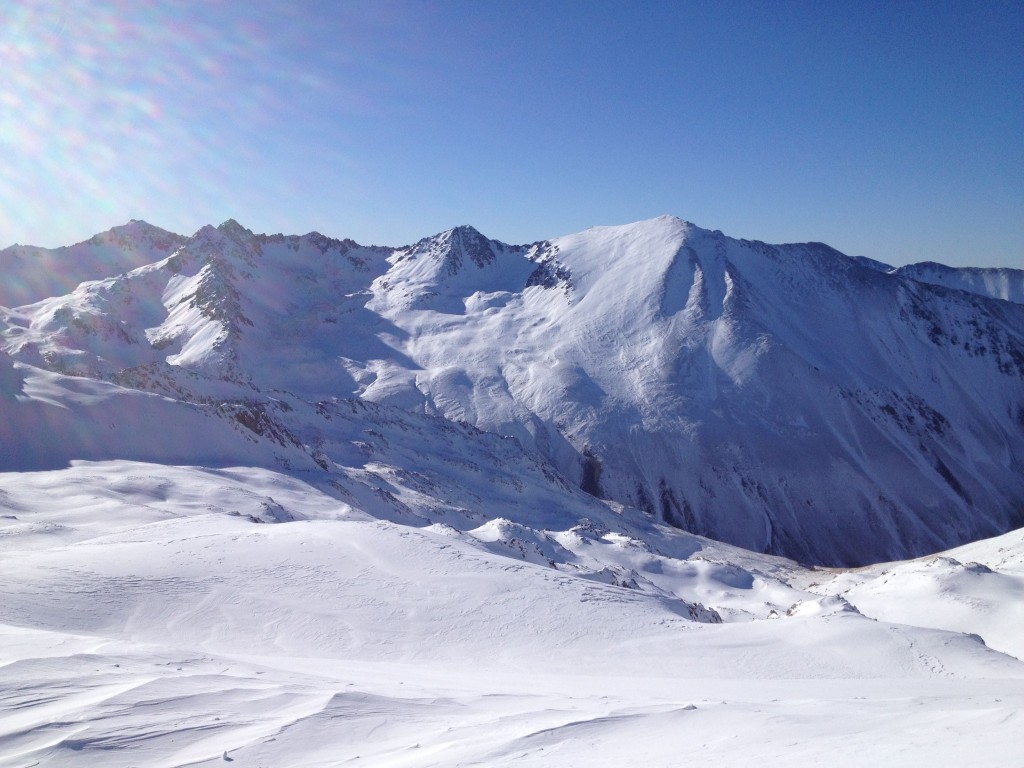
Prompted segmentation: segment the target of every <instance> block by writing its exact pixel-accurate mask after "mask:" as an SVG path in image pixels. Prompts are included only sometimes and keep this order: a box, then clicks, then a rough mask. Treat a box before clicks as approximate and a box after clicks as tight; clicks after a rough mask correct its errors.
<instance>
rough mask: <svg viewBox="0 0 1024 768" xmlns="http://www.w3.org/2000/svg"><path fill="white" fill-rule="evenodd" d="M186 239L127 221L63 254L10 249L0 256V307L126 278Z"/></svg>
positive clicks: (65, 249) (17, 247) (30, 248)
mask: <svg viewBox="0 0 1024 768" xmlns="http://www.w3.org/2000/svg"><path fill="white" fill-rule="evenodd" d="M185 240H187V238H185V237H183V236H181V235H176V234H174V233H172V232H167V231H166V230H163V229H160V228H159V227H154V226H153V225H152V224H147V223H146V222H144V221H138V220H136V219H132V220H131V221H130V222H128V223H127V224H125V225H123V226H120V227H114V228H113V229H109V230H107V231H106V232H101V233H100V234H98V235H95V236H93V237H91V238H89V239H88V240H86V241H85V242H82V243H77V244H76V245H70V246H66V247H63V248H39V247H37V246H33V245H12V246H10V247H8V248H4V249H3V250H0V275H2V276H3V280H0V306H4V307H15V306H18V305H20V304H28V303H29V302H32V301H39V300H40V299H45V298H47V297H50V296H61V295H63V294H65V293H69V292H71V291H73V290H74V289H75V287H76V286H77V285H78V284H79V283H81V282H82V281H84V280H98V279H100V278H104V277H109V276H111V275H116V274H119V273H121V272H127V271H128V270H130V269H135V268H136V267H141V266H143V265H145V264H152V263H153V262H154V261H158V260H159V259H162V258H165V257H167V256H169V255H170V254H171V253H172V252H173V251H174V250H175V249H176V248H178V247H179V246H180V245H181V244H182V243H183V242H185Z"/></svg>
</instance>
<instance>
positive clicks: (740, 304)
mask: <svg viewBox="0 0 1024 768" xmlns="http://www.w3.org/2000/svg"><path fill="white" fill-rule="evenodd" d="M963 274H964V275H966V277H964V280H967V281H968V282H970V281H972V280H973V281H974V282H975V283H977V282H978V280H981V283H984V284H985V285H988V283H985V280H988V277H985V279H984V280H982V279H981V278H978V279H977V280H976V279H975V276H973V275H974V273H973V272H971V273H970V274H968V273H967V272H964V273H963ZM979 274H981V273H979ZM988 274H989V273H985V275H988ZM993 275H994V273H993ZM992 279H993V280H996V282H997V283H998V282H999V280H1002V277H1000V276H998V275H995V276H994V277H992ZM1004 282H1005V281H1004ZM981 283H978V284H979V285H980V284H981ZM1000 284H1002V283H1000ZM992 285H995V283H993V284H992ZM990 287H991V286H990ZM2 332H3V339H4V342H3V343H4V348H5V349H6V350H7V353H8V354H9V355H10V359H11V360H12V361H13V362H12V363H11V364H10V365H8V366H7V368H8V369H10V370H11V371H15V373H8V374H6V375H7V378H8V379H11V380H12V381H13V380H14V379H15V378H16V377H17V376H21V375H29V373H24V374H23V373H18V372H29V371H30V370H38V371H39V372H40V373H38V374H31V375H30V378H33V380H35V379H40V377H41V376H42V375H43V373H42V372H43V371H48V372H50V373H51V374H60V375H63V376H72V377H84V378H85V379H88V380H91V381H93V382H96V384H95V386H99V382H103V383H104V385H105V386H109V385H118V386H120V387H122V388H125V390H126V391H125V393H124V394H123V395H118V397H120V398H122V400H125V401H126V402H127V401H129V400H130V401H131V402H133V403H135V402H147V403H148V402H150V401H148V400H143V399H141V398H139V397H138V396H137V395H138V393H139V392H147V393H155V394H157V395H160V396H162V397H163V398H164V399H165V400H166V402H167V403H171V401H173V403H177V404H179V405H181V406H182V407H185V406H187V407H189V408H192V409H193V410H192V411H188V413H195V412H197V411H195V409H197V408H198V409H200V411H198V412H201V413H202V414H203V415H202V421H201V422H198V423H202V424H215V423H218V424H219V423H220V422H225V423H226V424H227V427H228V428H230V429H231V430H234V431H238V430H241V432H240V433H239V434H240V435H242V436H247V439H246V441H242V442H240V443H239V445H244V446H248V445H249V443H251V442H252V441H256V443H257V444H259V445H260V446H265V447H268V452H267V456H269V457H270V458H268V459H266V461H264V462H263V464H262V465H263V466H270V465H273V466H283V465H282V464H281V462H285V463H287V464H288V465H289V466H293V467H304V468H305V467H315V468H316V471H319V472H322V473H324V474H325V477H332V476H333V475H334V474H337V473H341V474H345V473H346V472H349V471H350V470H352V469H353V468H354V467H355V468H356V469H358V468H359V467H360V466H361V465H360V464H359V461H360V459H359V458H358V457H357V456H356V455H355V454H353V452H352V450H351V448H350V447H345V446H350V445H351V444H352V443H353V438H351V437H345V438H344V439H340V438H339V437H338V433H337V429H336V424H335V423H332V421H331V414H332V413H335V412H336V409H341V410H345V409H349V408H351V407H355V406H354V405H353V404H354V403H360V402H362V403H365V404H375V407H377V408H380V409H381V410H380V411H379V413H382V414H383V413H389V412H403V413H404V414H405V415H403V416H402V417H401V419H406V420H409V421H408V423H409V424H410V425H413V426H410V429H411V431H413V432H419V433H422V434H423V438H422V439H423V440H424V441H426V442H427V443H429V441H431V440H434V439H435V437H433V436H434V435H435V434H436V433H437V432H438V428H437V425H438V424H442V423H445V422H444V421H443V420H447V421H448V422H456V423H465V424H469V425H472V426H473V427H475V428H476V429H477V430H479V432H478V433H476V434H477V437H476V438H467V445H469V444H473V443H474V442H482V441H485V440H490V439H492V438H493V436H495V435H497V436H508V437H511V438H514V441H515V442H516V445H517V446H518V448H517V450H519V451H521V453H522V455H523V456H529V457H530V461H531V462H533V463H534V464H535V465H536V466H537V467H542V468H543V473H541V474H542V475H543V476H544V477H545V478H554V479H551V480H549V479H546V480H544V481H543V482H545V483H548V482H552V483H556V485H558V486H559V488H562V489H563V490H560V491H558V493H569V492H570V491H569V490H568V489H569V488H571V487H572V488H573V489H574V490H572V491H571V492H572V493H573V494H576V492H577V490H578V489H582V490H585V491H587V492H588V493H589V494H591V495H592V496H597V497H602V498H605V499H608V500H613V501H616V502H618V503H620V504H624V505H627V506H628V507H631V508H634V509H639V510H641V511H642V512H643V513H644V514H646V515H647V517H648V519H649V520H650V521H651V522H653V523H663V522H664V523H668V524H671V525H673V526H676V527H680V528H684V529H686V530H689V531H691V532H695V533H699V534H702V535H707V536H711V537H713V538H717V539H721V540H725V541H729V542H732V543H735V544H738V545H741V546H744V547H747V548H750V549H753V550H758V551H763V552H772V553H776V554H784V555H787V556H790V557H795V558H798V559H800V560H804V561H809V562H818V563H827V564H859V563H866V562H872V561H878V560H882V559H892V558H898V557H905V556H911V555H919V554H924V553H927V552H934V551H938V550H940V549H943V548H948V547H951V546H955V545H958V544H961V543H964V542H966V541H969V540H972V539H977V538H980V537H984V536H989V535H994V534H997V533H1001V532H1003V531H1006V530H1009V529H1011V528H1013V527H1015V526H1018V525H1020V524H1021V522H1022V519H1024V517H1022V516H1024V472H1022V471H1021V467H1022V466H1024V438H1022V430H1021V424H1022V423H1024V306H1022V305H1019V304H1015V303H1012V302H1008V301H1000V300H995V299H991V298H988V297H986V296H982V295H979V293H977V292H974V293H972V292H965V291H961V290H949V289H947V288H944V287H941V286H934V285H931V284H930V283H928V282H921V281H918V280H914V279H911V278H910V277H908V276H907V275H905V274H902V273H901V271H900V270H895V271H893V270H887V269H885V268H884V265H878V264H876V263H873V262H872V263H868V262H867V261H866V260H864V259H851V258H848V257H846V256H844V255H842V254H840V253H838V252H837V251H835V250H833V249H831V248H829V247H828V246H825V245H822V244H815V243H808V244H799V245H784V246H772V245H767V244H764V243H759V242H751V241H740V240H733V239H731V238H728V237H726V236H724V235H722V234H721V233H719V232H711V231H708V230H703V229H700V228H699V227H696V226H693V225H691V224H688V223H686V222H683V221H681V220H679V219H676V218H673V217H661V218H658V219H653V220H650V221H644V222H638V223H636V224H631V225H626V226H620V227H598V228H594V229H591V230H588V231H586V232H583V233H579V234H577V235H571V236H567V237H562V238H556V239H554V240H552V241H545V242H539V243H533V244H531V245H523V246H513V245H506V244H503V243H499V242H497V241H494V240H489V239H487V238H486V237H485V236H483V235H482V234H480V233H479V232H477V231H476V230H474V229H472V228H471V227H458V228H456V229H452V230H449V231H447V232H444V233H441V234H439V235H436V236H434V237H428V238H424V239H423V240H421V241H419V242H418V243H416V244H415V245H412V246H406V247H401V248H382V247H366V246H360V245H358V244H356V243H354V242H352V241H349V240H332V239H330V238H326V237H324V236H323V235H320V234H318V233H310V234H309V235H304V236H301V237H298V236H284V235H269V236H268V235H256V234H253V233H252V232H250V231H249V230H247V229H245V228H244V227H242V226H241V225H239V224H238V223H237V222H234V221H229V222H225V223H224V224H222V225H221V226H220V227H216V228H215V227H209V226H208V227H204V228H203V229H201V230H200V231H199V232H197V233H196V234H195V235H194V236H193V237H191V238H188V239H187V240H184V241H183V242H182V243H181V245H180V247H178V248H177V249H176V250H175V252H174V253H173V254H170V255H169V256H167V257H166V258H162V259H160V260H156V261H154V262H153V263H152V264H149V265H146V266H142V267H139V268H137V269H135V270H133V271H130V272H128V273H126V274H121V275H116V276H113V275H112V276H108V277H106V278H105V279H102V280H97V281H94V282H91V283H85V284H83V285H82V286H80V287H79V288H77V289H76V290H75V291H73V292H72V293H69V294H67V295H63V296H57V297H50V298H46V299H43V300H41V301H38V302H37V303H35V304H31V305H26V306H22V307H19V308H18V309H16V310H11V311H8V312H6V313H5V314H4V315H3V331H2ZM15 364H17V365H18V366H28V368H25V367H18V368H11V366H12V365H15ZM40 380H41V379H40ZM55 381H61V382H63V381H64V380H63V379H57V380H55ZM60 386H61V387H65V388H66V387H67V386H70V385H66V384H63V383H62V384H60ZM76 386H81V385H77V384H76ZM90 386H93V385H90ZM104 391H106V390H104ZM110 391H111V392H114V391H115V390H114V389H111V390H110ZM117 391H120V390H117ZM129 391H130V392H129ZM131 392H134V394H131ZM149 396H150V397H152V394H151V395H149ZM131 398H134V399H131ZM23 399H24V398H23ZM30 399H31V398H30ZM99 401H102V402H106V401H105V400H103V398H100V400H99ZM99 401H98V402H99ZM9 402H17V403H21V402H22V401H21V400H18V399H17V397H15V399H14V400H9ZM80 402H81V401H76V405H75V408H81V409H83V410H81V412H80V415H78V416H75V418H76V419H78V420H79V423H81V424H82V425H83V426H82V427H81V428H82V429H84V430H88V426H86V425H87V424H88V422H89V415H88V409H87V406H85V405H81V404H80ZM152 402H158V400H153V401H152ZM159 402H161V403H163V402H165V401H164V400H160V401H159ZM18 407H19V408H20V409H21V410H20V411H18V413H20V414H22V415H20V416H18V418H19V419H22V418H27V417H24V415H23V414H24V413H27V412H28V410H27V409H30V408H35V409H37V410H38V411H39V413H38V414H35V415H33V416H32V418H33V419H37V418H38V419H43V416H42V414H44V413H45V414H50V413H51V412H50V411H49V410H47V408H48V407H49V406H45V407H44V405H41V404H36V405H31V404H22V405H19V406H18ZM149 407H150V406H148V405H147V406H146V408H149ZM160 407H161V408H163V409H164V410H163V411H161V412H160V414H157V415H154V417H153V418H152V419H150V420H148V421H147V422H146V424H147V426H145V427H143V428H141V431H140V432H139V433H138V435H137V438H136V439H137V441H138V442H139V444H142V443H145V442H146V440H148V439H149V437H148V435H150V434H152V435H153V436H154V439H155V438H156V437H158V436H159V435H160V433H161V430H162V428H163V427H162V424H163V423H164V422H165V421H166V420H167V419H169V418H171V419H173V417H170V416H169V415H168V414H169V413H171V412H172V411H173V408H171V406H170V405H161V406H160ZM332 409H335V410H332ZM389 409H392V410H390V411H389ZM131 410H132V409H128V412H131ZM53 412H54V413H55V412H56V411H53ZM183 412H184V411H183ZM437 417H442V421H438V420H437ZM46 418H50V417H49V415H47V416H46ZM188 418H193V417H192V416H189V417H188ZM374 418H376V417H374ZM387 418H390V417H387ZM44 421H45V419H44ZM21 423H23V422H19V424H21ZM221 427H223V424H222V425H221V426H218V427H216V428H213V427H211V429H214V431H217V430H218V429H221ZM368 428H369V427H355V426H351V425H349V426H346V427H345V430H346V432H345V434H346V435H349V434H356V433H359V432H360V431H365V429H368ZM459 428H460V429H463V427H459ZM197 429H200V431H201V429H205V427H203V428H199V427H197ZM23 434H24V435H25V437H23V438H20V439H21V440H23V441H24V442H25V447H24V449H23V450H21V451H20V453H23V454H25V455H40V456H41V455H45V454H47V452H51V447H50V446H51V445H52V444H53V443H55V442H56V441H55V439H54V435H53V433H52V432H47V431H46V430H35V431H31V430H29V431H26V432H24V433H23ZM133 434H134V433H133ZM232 434H233V433H232ZM196 442H197V444H198V443H201V442H202V440H201V439H200V438H198V437H197V438H196ZM355 442H359V441H358V440H357V441H355ZM404 442H405V441H402V440H399V441H398V443H400V444H401V443H404ZM36 443H42V444H44V446H43V448H40V447H39V446H38V445H35V444H36ZM117 444H118V443H114V445H115V446H116V445H117ZM124 444H125V445H127V444H128V443H124ZM75 445H78V444H77V443H75ZM217 445H220V443H217ZM117 450H118V449H117V448H116V447H115V448H112V449H109V450H106V449H105V450H104V451H101V452H99V453H97V452H95V451H94V452H92V453H88V454H83V455H82V456H78V457H76V456H75V455H73V451H72V450H71V449H68V450H67V451H64V452H63V453H61V451H57V453H58V454H61V460H62V461H66V460H71V459H74V458H99V457H103V458H116V457H117ZM224 450H225V451H226V452H225V453H224V454H223V455H222V460H223V461H225V462H229V461H232V460H234V454H232V453H231V450H228V449H226V448H225V449H224ZM246 450H249V448H248V447H247V448H246ZM401 450H405V449H404V448H402V449H401ZM183 451H184V449H183ZM286 454H287V455H286ZM241 455H242V454H239V456H241ZM150 456H151V454H147V455H146V457H147V458H149V457H150ZM245 456H248V454H245ZM122 457H123V458H138V457H140V454H136V453H130V452H128V453H125V454H124V455H123V456H122ZM5 461H6V465H7V466H9V467H13V466H24V465H25V462H24V461H23V460H18V461H15V460H14V459H13V458H8V459H6V460H5ZM19 461H20V462H21V463H19ZM244 461H246V462H247V461H249V459H248V458H245V459H244ZM406 461H408V462H409V463H408V464H402V462H406ZM419 461H420V459H419V458H418V457H416V456H415V455H412V454H407V455H404V456H403V458H402V459H401V461H400V462H398V461H396V464H399V465H401V466H402V468H403V469H405V470H409V471H418V467H419ZM499 461H501V459H499ZM274 462H277V463H276V464H275V463H274ZM480 466H481V470H480V471H481V472H482V473H483V474H485V475H488V474H491V473H493V472H495V470H494V468H493V467H492V466H491V465H490V464H488V463H487V462H486V461H485V462H484V463H482V464H481V465H480ZM499 474H500V473H499ZM538 476H540V475H538ZM445 492H447V491H445ZM441 496H442V497H443V493H442V494H441ZM573 503H575V502H573Z"/></svg>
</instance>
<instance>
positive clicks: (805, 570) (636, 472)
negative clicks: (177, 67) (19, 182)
mask: <svg viewBox="0 0 1024 768" xmlns="http://www.w3.org/2000/svg"><path fill="white" fill-rule="evenodd" d="M138 224H139V223H133V224H132V225H129V227H135V228H136V229H139V227H138V226H137V225H138ZM165 234H166V233H165ZM167 238H169V239H168V240H167V242H171V241H172V240H173V241H174V242H171V245H170V246H168V247H167V248H166V249H164V250H160V249H157V251H156V252H153V253H151V254H150V255H152V256H153V258H152V259H150V260H148V261H146V263H143V264H142V265H141V266H137V267H134V268H129V266H128V265H126V266H125V267H124V268H123V269H122V268H117V269H112V270H109V271H108V272H106V273H103V272H99V273H97V272H96V271H95V270H94V271H92V272H90V273H89V274H88V275H86V276H87V277H90V278H93V279H91V280H90V281H88V282H83V283H81V284H80V285H77V287H74V288H73V289H70V290H66V289H61V291H64V292H61V291H57V292H55V295H51V296H36V295H33V296H32V297H31V298H32V300H33V303H27V304H21V305H19V306H15V307H6V308H5V307H2V306H0V712H4V713H5V714H4V716H2V717H0V766H7V765H11V766H21V765H31V764H45V765H54V766H60V765H74V766H81V765H95V766H104V767H105V768H107V767H109V766H131V765H160V766H175V767H178V766H181V767H182V768H183V767H184V766H196V765H209V766H213V765H222V764H223V763H225V762H235V761H237V763H236V764H237V765H246V766H248V765H252V766H258V765H275V766H296V767H297V768H298V767H299V766H309V765H325V766H326V765H332V766H333V765H349V764H355V765H361V764H367V765H371V764H372V765H406V766H452V765H495V766H499V765H513V764H514V765H538V766H541V765H543V766H594V765H597V766H621V765H641V764H642V765H665V766H668V765H677V764H678V763H679V762H680V759H681V756H690V755H699V756H700V757H701V758H702V759H706V760H709V761H711V762H714V763H715V764H716V765H723V766H731V765H737V766H738V765H749V764H750V761H751V755H756V762H758V764H759V765H783V764H785V765H792V764H807V765H811V764H821V763H823V762H829V763H830V764H834V765H851V766H852V765H862V764H863V763H864V762H865V761H869V762H874V763H879V764H901V765H920V764H928V765H933V766H941V765H949V766H954V765H964V764H970V763H984V764H986V765H1006V766H1012V765H1016V762H1015V761H1016V760H1017V759H1018V758H1017V755H1018V753H1019V749H1017V746H1018V745H1019V743H1020V734H1019V727H1018V724H1017V722H1016V718H1017V716H1018V713H1019V712H1020V710H1021V709H1022V708H1024V683H1022V681H1024V664H1022V662H1021V659H1022V658H1024V645H1022V642H1021V638H1022V637H1024V631H1022V629H1024V627H1022V624H1021V622H1022V621H1024V613H1022V612H1021V608H1020V606H1021V605H1022V604H1024V602H1022V601H1021V596H1022V595H1024V537H1022V532H1021V530H1014V531H1011V532H1009V533H1003V535H1001V536H998V537H996V538H991V539H982V537H984V536H987V535H989V534H992V533H1002V532H1004V531H1007V530H1008V529H1010V528H1013V527H1015V526H1017V525H1019V523H1020V520H1021V517H1020V516H1021V509H1022V504H1021V500H1022V499H1024V486H1022V482H1024V481H1022V480H1021V475H1022V474H1024V473H1022V472H1021V471H1020V470H1021V465H1022V461H1021V459H1022V456H1024V448H1022V442H1024V437H1022V435H1024V338H1022V334H1024V306H1022V305H1020V304H1018V303H1014V302H1012V301H1007V300H1002V299H999V298H993V297H992V296H991V295H989V294H990V293H992V291H993V286H996V285H1003V283H1000V282H999V281H998V280H996V279H995V278H993V279H992V280H988V279H974V278H971V279H966V278H965V279H964V281H963V282H962V284H961V285H959V286H958V287H954V286H940V285H933V284H932V282H931V281H928V280H924V279H921V280H919V279H915V278H914V277H912V276H910V275H908V274H905V271H904V270H893V269H892V268H891V267H887V266H886V265H881V264H878V263H877V262H870V261H868V260H865V259H851V258H848V257H845V256H843V255H842V254H839V253H837V252H836V251H834V250H832V249H830V248H828V247H827V246H824V245H820V244H802V245H786V246H770V245H766V244H763V243H756V242H748V241H739V240H733V239H730V238H727V237H725V236H724V235H722V234H721V233H718V232H710V231H707V230H703V229H700V228H698V227H695V226H693V225H691V224H688V223H686V222H683V221H680V220H678V219H675V218H671V217H663V218H659V219H654V220H651V221H646V222H638V223H636V224H632V225H627V226H622V227H603V228H596V229H592V230H588V231H587V232H583V233H580V234H577V235H571V236H568V237H563V238H557V239H554V240H551V241H544V242H538V243H532V244H528V245H520V246H513V245H506V244H503V243H499V242H496V241H493V240H490V239H488V238H487V237H485V236H484V235H482V234H480V233H479V232H477V231H476V230H474V229H472V228H471V227H458V228H456V229H453V230H449V231H447V232H444V233H441V234H439V235H436V236H433V237H428V238H424V239H423V240H421V241H419V242H417V243H416V244H414V245H411V246H405V247H399V248H391V247H387V248H385V247H368V246H361V245H358V244H356V243H354V242H352V241H348V240H334V239H331V238H327V237H324V236H322V235H319V234H317V233H311V234H308V235H303V236H284V235H257V234H253V233H252V232H250V231H249V230H247V229H245V228H244V227H242V226H241V225H239V224H237V223H236V222H234V221H228V222H225V223H224V224H222V225H220V226H219V227H212V226H209V227H204V228H203V229H201V230H200V231H199V232H197V233H195V235H193V236H192V237H189V238H178V237H177V236H174V235H167ZM133 242H134V241H133ZM138 242H142V240H141V239H140V240H139V241H138ZM133 247H135V246H133ZM129 250H131V249H129ZM137 250H138V252H140V253H141V252H142V250H143V248H142V247H141V246H139V247H138V249H137ZM48 253H49V256H47V258H48V259H53V261H52V265H54V266H52V268H53V269H55V270H57V271H59V270H60V266H59V265H60V259H61V258H62V254H63V255H65V256H66V255H67V253H68V252H67V251H62V250H60V249H58V250H57V251H53V252H48ZM140 258H141V257H140ZM4 274H5V276H6V273H4ZM18 274H21V273H18ZM1008 295H1009V294H1008ZM682 529H687V530H682ZM709 536H710V538H709ZM715 538H719V539H723V540H725V542H726V543H723V542H722V541H716V540H715ZM979 539H981V540H979ZM968 541H971V542H972V543H966V544H963V546H960V547H959V548H957V549H952V550H947V551H943V552H938V551H937V550H939V549H942V548H945V547H948V546H949V545H951V544H960V543H963V542H968ZM728 542H732V544H730V543H728ZM734 544H740V545H742V546H744V547H746V549H744V548H740V547H737V546H734ZM751 550H753V551H751ZM766 550H767V551H769V552H773V553H775V554H762V552H764V551H766ZM778 554H786V555H789V556H791V557H796V558H799V559H802V560H804V561H815V562H817V563H819V564H822V563H823V564H826V565H829V566H834V565H838V564H843V563H858V564H861V563H868V562H871V563H872V564H871V565H868V566H866V567H861V568H856V569H842V568H833V567H819V566H808V565H801V564H799V563H797V562H795V561H794V560H792V559H786V558H783V557H779V556H777V555H778ZM909 555H922V557H919V558H918V559H914V560H907V561H904V562H878V561H879V560H883V559H887V558H891V557H901V558H902V557H905V556H909Z"/></svg>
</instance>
